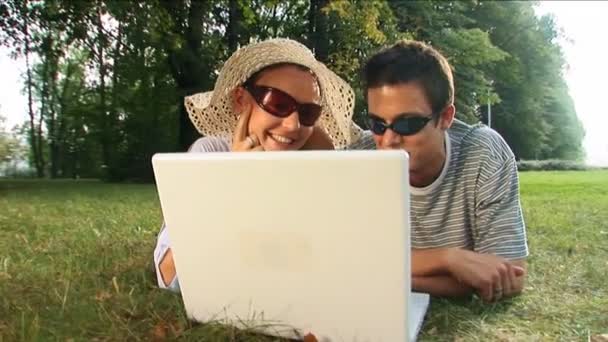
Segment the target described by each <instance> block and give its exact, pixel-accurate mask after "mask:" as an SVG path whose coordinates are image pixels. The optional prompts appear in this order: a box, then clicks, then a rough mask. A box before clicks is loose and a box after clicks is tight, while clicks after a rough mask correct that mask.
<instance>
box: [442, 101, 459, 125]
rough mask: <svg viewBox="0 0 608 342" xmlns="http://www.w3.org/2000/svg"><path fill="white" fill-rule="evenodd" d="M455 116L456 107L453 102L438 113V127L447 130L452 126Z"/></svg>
mask: <svg viewBox="0 0 608 342" xmlns="http://www.w3.org/2000/svg"><path fill="white" fill-rule="evenodd" d="M455 116H456V107H454V105H453V104H450V105H448V106H447V107H445V109H444V110H443V112H441V114H440V115H439V128H441V129H442V130H447V129H448V128H450V127H451V126H452V123H453V122H454V117H455Z"/></svg>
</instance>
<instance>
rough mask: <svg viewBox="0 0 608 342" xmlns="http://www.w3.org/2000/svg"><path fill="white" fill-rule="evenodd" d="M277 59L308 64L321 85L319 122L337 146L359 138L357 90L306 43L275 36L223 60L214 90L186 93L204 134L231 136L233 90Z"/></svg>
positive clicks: (194, 120)
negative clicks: (189, 94)
mask: <svg viewBox="0 0 608 342" xmlns="http://www.w3.org/2000/svg"><path fill="white" fill-rule="evenodd" d="M278 63H293V64H299V65H302V66H305V67H307V68H309V69H310V70H311V71H312V72H313V73H314V74H315V75H316V77H317V80H318V82H319V85H320V88H321V98H322V100H321V107H322V109H323V111H322V114H321V117H320V118H319V121H318V125H320V126H321V127H322V128H323V129H325V131H326V132H327V134H328V135H329V136H330V138H331V139H332V141H333V143H334V146H335V147H336V148H343V147H346V146H347V145H349V144H351V143H353V142H355V141H357V140H358V139H359V137H360V136H361V129H360V128H359V127H358V126H357V125H355V123H354V122H353V121H352V115H353V111H354V106H355V103H354V98H355V95H354V92H353V90H352V88H351V87H350V86H349V85H348V83H346V82H345V81H344V80H343V79H341V78H340V77H339V76H338V75H336V74H334V73H333V72H332V71H331V70H329V69H328V68H327V67H326V66H325V65H323V63H321V62H319V61H317V60H316V59H315V57H314V55H313V53H312V52H311V51H310V50H309V49H308V48H307V47H306V46H304V45H302V44H300V43H298V42H296V41H294V40H290V39H283V38H275V39H270V40H266V41H263V42H260V43H252V44H249V45H247V46H245V47H243V48H241V49H239V50H237V51H236V52H235V53H234V54H233V55H232V56H231V57H230V58H229V59H228V60H227V61H226V63H224V66H223V67H222V70H221V71H220V74H219V76H218V78H217V81H216V82H215V89H214V90H213V91H209V92H205V93H198V94H194V95H191V96H187V97H186V98H185V100H184V102H185V105H186V109H187V110H188V115H189V116H190V120H191V121H192V123H193V124H194V126H195V127H196V129H197V130H198V131H199V133H201V134H202V135H205V136H223V137H228V138H232V132H233V130H234V127H235V126H236V122H237V119H236V115H235V113H234V111H233V109H232V96H231V92H232V91H233V90H234V89H235V88H236V87H237V86H239V85H241V84H243V83H244V82H245V81H246V80H247V79H248V78H249V77H250V76H251V75H253V74H254V73H255V72H256V71H259V70H260V69H262V68H264V67H267V66H270V65H273V64H278Z"/></svg>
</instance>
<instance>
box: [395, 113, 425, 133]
mask: <svg viewBox="0 0 608 342" xmlns="http://www.w3.org/2000/svg"><path fill="white" fill-rule="evenodd" d="M427 122H428V119H427V118H423V117H413V118H399V119H397V120H395V122H393V130H394V131H395V132H396V133H397V134H400V135H412V134H416V133H418V132H419V131H420V130H421V129H423V128H424V126H425V125H426V123H427Z"/></svg>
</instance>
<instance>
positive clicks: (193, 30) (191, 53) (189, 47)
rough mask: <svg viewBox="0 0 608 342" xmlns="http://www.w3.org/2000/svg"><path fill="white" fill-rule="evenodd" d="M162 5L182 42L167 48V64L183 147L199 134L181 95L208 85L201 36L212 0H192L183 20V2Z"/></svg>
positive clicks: (186, 146) (180, 143) (207, 70)
mask: <svg viewBox="0 0 608 342" xmlns="http://www.w3.org/2000/svg"><path fill="white" fill-rule="evenodd" d="M161 5H162V6H163V7H164V9H165V10H166V11H167V12H168V13H169V15H170V16H171V17H172V18H173V20H174V23H175V25H174V31H173V33H174V34H175V35H176V36H178V37H180V38H181V39H183V41H184V42H185V44H183V46H182V47H180V48H178V49H175V48H174V47H173V46H168V47H167V48H166V49H167V55H168V62H169V67H170V69H171V73H172V74H173V78H174V79H175V83H176V84H177V88H178V92H177V93H178V95H177V96H178V99H177V101H178V103H179V108H180V113H179V119H178V120H179V125H178V139H177V140H178V141H177V142H178V145H179V146H178V148H179V149H180V150H183V151H185V150H187V149H188V147H189V146H190V145H191V144H192V143H193V142H194V140H195V139H196V138H197V137H198V136H199V134H198V132H197V131H196V129H195V128H194V126H193V125H192V123H191V122H190V118H189V117H188V112H187V111H186V107H185V106H184V96H186V95H191V94H193V93H195V92H198V91H202V90H204V89H206V88H207V87H208V86H209V85H210V84H209V81H208V80H207V79H206V77H205V75H209V67H210V66H209V65H208V64H209V63H207V62H206V61H205V60H204V56H203V55H204V54H203V51H202V40H203V29H204V26H203V21H204V19H205V18H204V17H205V13H207V12H208V9H209V7H210V6H211V5H212V4H211V2H210V1H205V0H192V1H191V3H190V7H189V9H188V13H187V19H186V20H185V23H184V21H182V19H183V16H182V12H181V11H183V8H185V6H186V5H185V2H178V1H162V2H161ZM184 24H185V25H184ZM177 39H179V38H177Z"/></svg>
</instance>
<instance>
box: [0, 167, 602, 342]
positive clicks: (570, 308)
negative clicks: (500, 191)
mask: <svg viewBox="0 0 608 342" xmlns="http://www.w3.org/2000/svg"><path fill="white" fill-rule="evenodd" d="M521 187H522V204H523V207H524V211H525V220H526V223H527V226H528V239H529V246H530V251H531V256H530V258H529V278H528V283H527V286H526V289H525V293H524V294H523V295H522V296H519V297H517V298H514V299H512V300H509V301H505V302H502V303H499V304H493V305H485V304H483V303H481V302H480V301H479V300H478V299H476V298H468V299H462V300H444V299H435V298H434V299H433V300H432V304H431V308H430V311H429V314H428V316H427V318H426V322H425V325H424V328H423V331H422V335H421V336H420V340H421V341H426V340H431V341H434V340H437V341H444V340H478V341H487V340H525V341H528V340H543V341H544V340H551V341H553V340H568V341H570V340H587V336H588V334H590V335H597V334H603V333H608V280H607V279H608V277H607V275H608V244H607V243H606V239H607V238H608V171H605V170H604V171H586V172H525V173H522V174H521ZM160 221H161V215H160V209H159V205H158V198H157V196H156V192H155V189H154V187H153V186H152V185H132V184H129V185H125V184H104V183H100V182H96V181H79V182H72V181H0V341H14V340H17V341H47V340H62V341H66V340H71V339H73V340H74V341H80V340H99V341H105V340H108V341H116V340H119V341H122V340H153V339H164V338H168V339H173V338H175V337H179V338H180V339H184V340H192V341H194V340H206V341H225V340H232V341H270V340H272V339H270V338H266V337H262V336H259V335H255V334H252V333H248V332H241V331H237V330H235V329H226V328H223V327H221V326H219V325H217V324H208V325H193V324H192V323H190V322H188V320H187V319H186V317H185V314H184V310H183V306H182V302H181V298H180V297H179V296H178V295H175V294H173V293H170V292H168V291H163V290H159V289H157V288H156V284H155V278H154V274H153V273H152V268H151V256H152V250H153V248H154V243H155V238H156V233H157V232H158V228H159V224H160ZM379 319H381V318H379Z"/></svg>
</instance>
